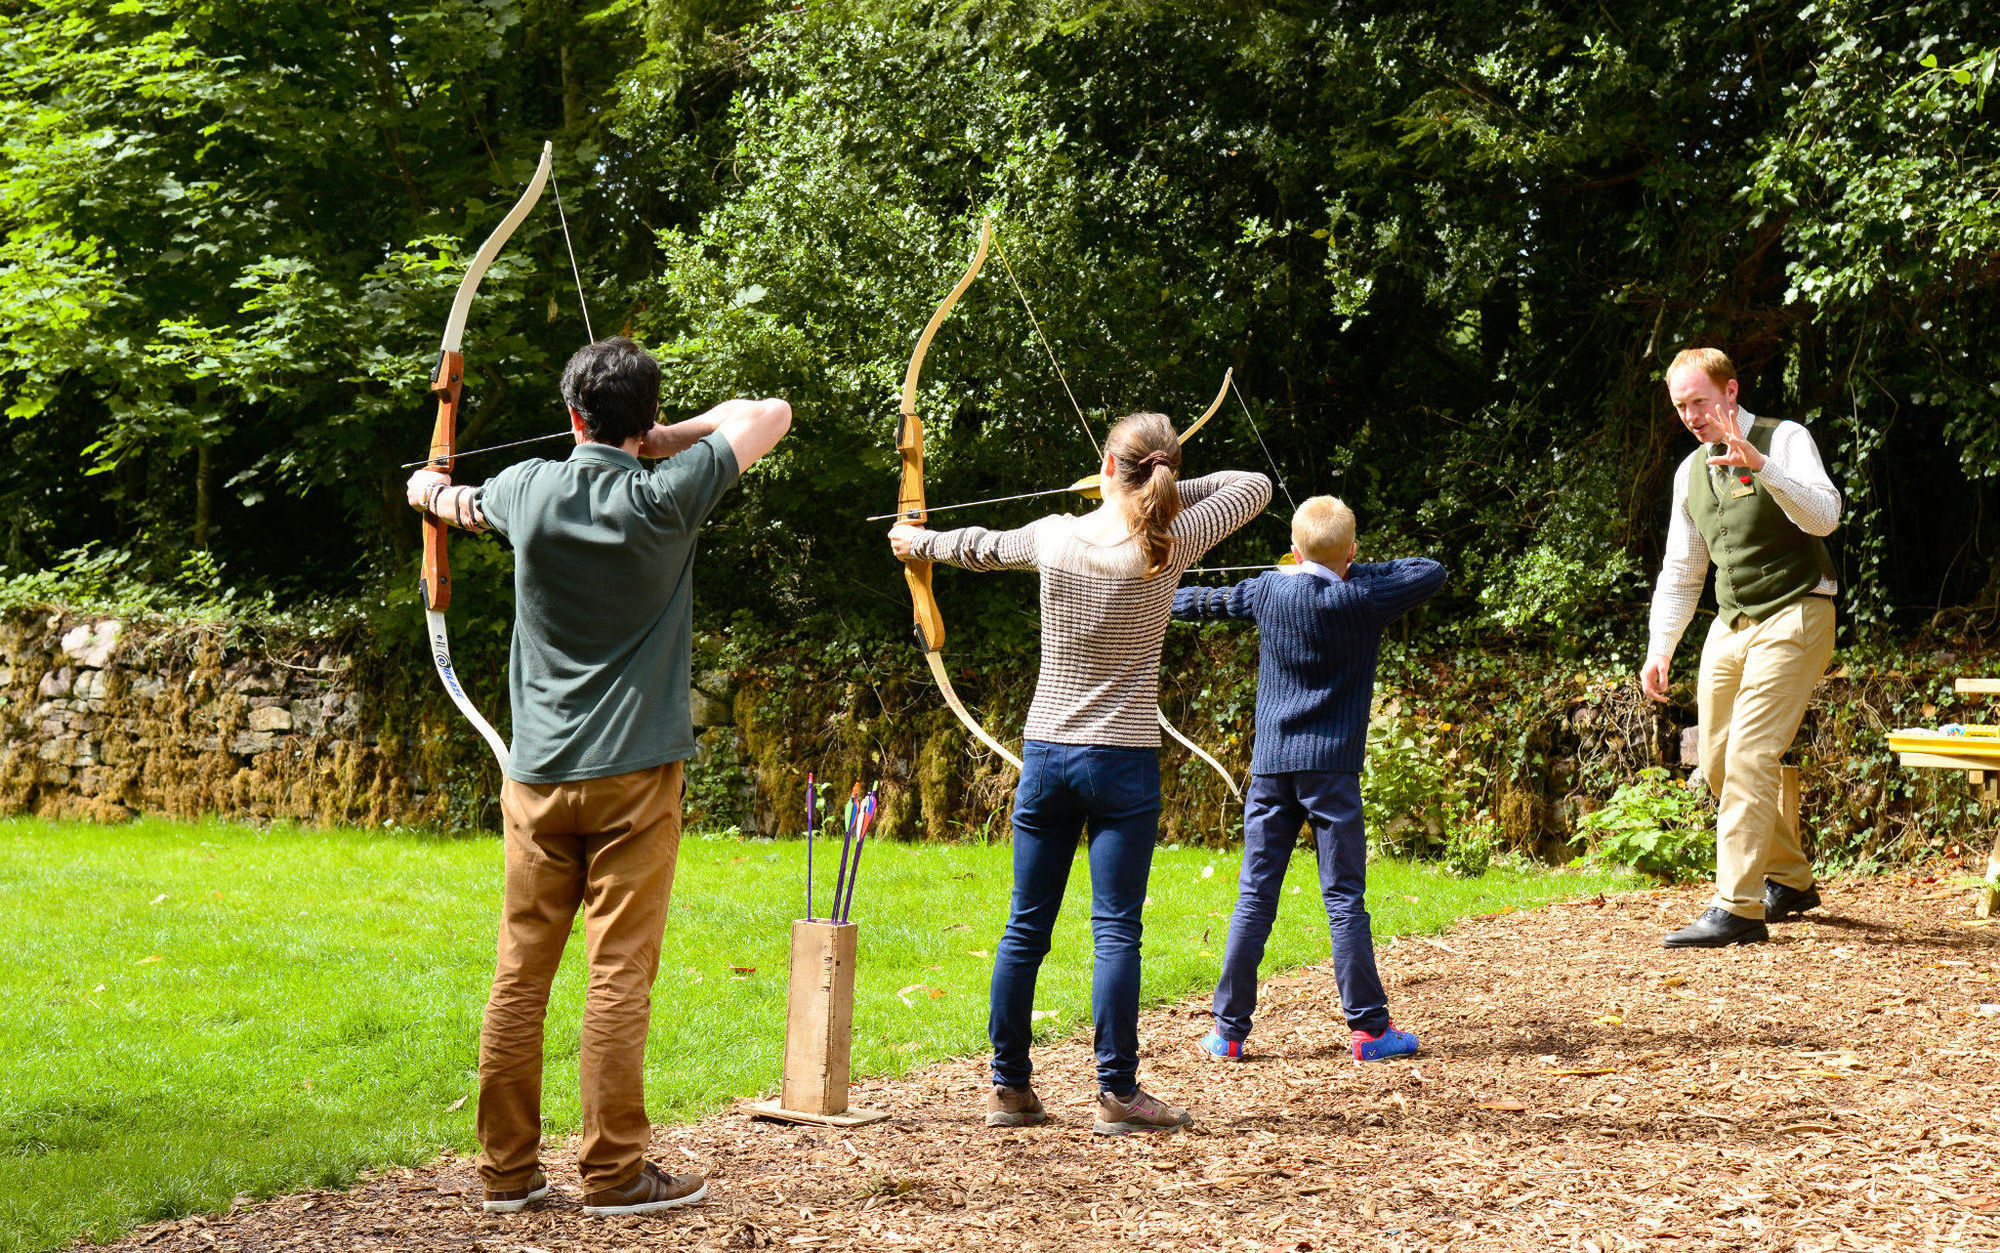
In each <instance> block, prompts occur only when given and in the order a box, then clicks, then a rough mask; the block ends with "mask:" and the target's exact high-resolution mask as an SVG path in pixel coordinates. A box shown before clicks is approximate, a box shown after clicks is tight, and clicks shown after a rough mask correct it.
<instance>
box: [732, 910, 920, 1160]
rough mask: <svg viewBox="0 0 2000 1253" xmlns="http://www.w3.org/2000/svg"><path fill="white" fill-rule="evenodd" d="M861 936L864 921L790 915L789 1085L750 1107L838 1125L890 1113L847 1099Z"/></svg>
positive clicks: (776, 1115)
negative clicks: (854, 1105) (853, 1104)
mask: <svg viewBox="0 0 2000 1253" xmlns="http://www.w3.org/2000/svg"><path fill="white" fill-rule="evenodd" d="M858 939H859V928H857V927H856V926H855V925H854V924H853V923H851V922H845V923H833V922H817V921H811V920H807V919H804V918H801V919H797V920H795V921H793V923H792V975H791V988H790V993H789V996H788V998H787V1003H786V1007H785V1076H784V1086H783V1087H781V1088H780V1089H779V1093H778V1099H777V1100H775V1101H762V1102H759V1103H758V1104H755V1105H752V1106H751V1107H750V1109H751V1112H752V1113H754V1114H757V1115H759V1116H761V1117H765V1118H777V1119H782V1120H784V1121H786V1122H805V1123H824V1124H827V1125H830V1126H839V1127H851V1126H857V1125H859V1124H861V1123H870V1122H875V1121H877V1120H878V1119H883V1118H887V1117H888V1116H889V1115H888V1112H887V1111H885V1110H872V1109H854V1108H851V1107H850V1106H849V1105H848V1103H847V1087H848V1062H849V1058H850V1055H851V1053H852V1052H853V1048H854V958H855V951H856V948H857V944H858Z"/></svg>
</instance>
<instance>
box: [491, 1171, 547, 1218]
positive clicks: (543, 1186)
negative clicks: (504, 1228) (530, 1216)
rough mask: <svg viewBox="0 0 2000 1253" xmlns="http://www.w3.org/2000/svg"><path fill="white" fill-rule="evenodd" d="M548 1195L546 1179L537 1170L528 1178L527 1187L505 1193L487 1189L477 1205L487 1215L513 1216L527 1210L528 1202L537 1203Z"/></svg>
mask: <svg viewBox="0 0 2000 1253" xmlns="http://www.w3.org/2000/svg"><path fill="white" fill-rule="evenodd" d="M548 1194H549V1181H548V1178H547V1177H546V1176H544V1175H543V1174H542V1172H541V1171H539V1170H538V1171H536V1172H535V1173H534V1174H532V1175H530V1176H528V1185H527V1186H526V1187H524V1188H514V1189H511V1190H509V1191H506V1192H495V1191H494V1190H493V1189H491V1188H488V1189H487V1190H486V1199H485V1200H483V1201H481V1202H480V1203H479V1208H480V1209H482V1210H484V1211H485V1212H487V1213H488V1214H514V1213H518V1212H520V1211H521V1210H524V1209H526V1208H528V1205H529V1203H530V1202H533V1201H539V1200H541V1199H542V1198H543V1197H545V1196H547V1195H548Z"/></svg>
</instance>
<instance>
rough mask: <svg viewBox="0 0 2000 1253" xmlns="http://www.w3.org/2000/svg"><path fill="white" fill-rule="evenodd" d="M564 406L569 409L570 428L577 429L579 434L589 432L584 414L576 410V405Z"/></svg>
mask: <svg viewBox="0 0 2000 1253" xmlns="http://www.w3.org/2000/svg"><path fill="white" fill-rule="evenodd" d="M564 408H566V409H568V410H569V429H570V430H572V431H575V432H576V433H577V434H578V435H583V434H586V433H587V432H586V430H585V428H584V425H583V415H582V414H580V413H578V412H577V411H576V406H575V405H565V406H564Z"/></svg>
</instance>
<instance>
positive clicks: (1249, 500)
mask: <svg viewBox="0 0 2000 1253" xmlns="http://www.w3.org/2000/svg"><path fill="white" fill-rule="evenodd" d="M1179 487H1180V489H1181V512H1180V516H1178V517H1176V518H1175V519H1174V525H1173V533H1174V536H1175V538H1177V539H1178V540H1180V543H1178V544H1176V545H1175V546H1174V561H1175V563H1176V564H1177V565H1179V566H1180V568H1181V569H1182V570H1185V569H1187V568H1188V567H1189V566H1191V565H1193V564H1194V563H1195V562H1197V561H1200V560H1201V558H1202V554H1204V553H1206V552H1207V551H1208V550H1209V549H1211V548H1213V547H1215V546H1216V545H1217V544H1220V543H1221V542H1222V541H1223V540H1224V539H1226V538H1228V537H1229V536H1230V535H1231V534H1233V533H1235V532H1236V531H1237V530H1238V529H1239V528H1240V527H1242V525H1243V524H1244V523H1246V522H1248V521H1249V520H1250V519H1252V518H1254V517H1256V516H1257V515H1258V514H1260V513H1262V512H1264V506H1265V505H1268V504H1270V503H1271V480H1269V479H1267V478H1265V477H1264V476H1263V475H1261V474H1257V473H1255V472H1253V471H1248V470H1218V471H1217V472H1216V473H1214V474H1205V475H1203V476H1202V477H1201V478H1198V479H1192V480H1189V481H1188V482H1185V483H1182V484H1179Z"/></svg>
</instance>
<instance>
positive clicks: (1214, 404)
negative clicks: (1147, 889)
mask: <svg viewBox="0 0 2000 1253" xmlns="http://www.w3.org/2000/svg"><path fill="white" fill-rule="evenodd" d="M1235 377H1236V370H1235V367H1233V366H1232V367H1231V368H1229V369H1227V370H1224V371H1223V372H1222V386H1221V387H1219V388H1217V389H1216V391H1215V399H1214V400H1211V401H1209V402H1208V408H1206V409H1204V410H1202V414H1201V416H1200V417H1198V418H1196V419H1195V420H1194V424H1193V425H1192V426H1190V427H1188V429H1187V430H1185V431H1182V432H1181V438H1180V442H1181V444H1182V446H1183V447H1185V446H1186V444H1187V442H1188V440H1190V439H1192V438H1194V433H1195V432H1196V431H1199V430H1200V429H1201V428H1202V427H1204V426H1206V425H1208V420H1209V419H1210V418H1212V417H1214V416H1215V414H1216V411H1217V410H1219V409H1221V408H1222V402H1223V401H1224V400H1226V399H1228V397H1229V388H1230V384H1231V383H1232V382H1233V381H1234V380H1235ZM1159 715H1160V729H1161V730H1162V731H1165V732H1166V733H1167V734H1168V735H1171V736H1173V737H1174V738H1175V739H1176V740H1178V741H1180V745H1181V747H1182V748H1185V749H1187V750H1188V751H1189V752H1190V753H1193V754H1194V755H1195V756H1197V757H1199V758H1201V759H1202V760H1203V761H1205V762H1207V763H1208V766H1209V769H1211V770H1213V771H1215V773H1217V774H1219V775H1221V776H1222V781H1223V782H1224V783H1225V784H1227V785H1228V786H1229V794H1230V795H1231V796H1234V797H1235V798H1236V799H1237V800H1239V801H1240V800H1242V799H1243V791H1242V789H1241V788H1239V787H1237V786H1236V777H1235V776H1234V775H1232V774H1230V773H1229V772H1228V771H1227V770H1224V769H1223V768H1222V763H1221V762H1219V761H1217V760H1216V759H1215V758H1213V757H1211V756H1210V755H1209V754H1208V751H1207V750H1206V749H1204V748H1202V746H1201V745H1199V744H1197V743H1195V742H1194V741H1193V740H1191V739H1189V738H1188V737H1187V736H1185V735H1182V734H1181V732H1180V728H1178V727H1176V726H1175V725H1174V724H1173V723H1171V722H1169V721H1167V712H1166V710H1164V709H1162V710H1160V711H1159Z"/></svg>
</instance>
